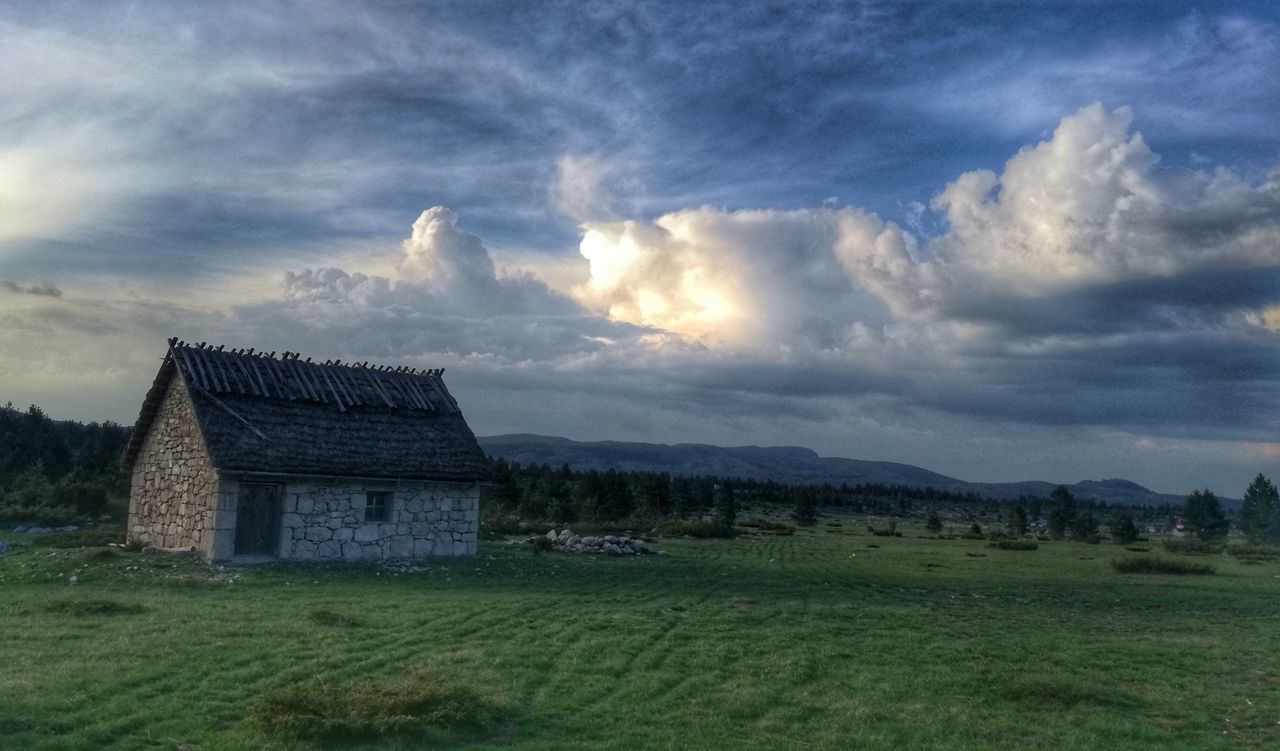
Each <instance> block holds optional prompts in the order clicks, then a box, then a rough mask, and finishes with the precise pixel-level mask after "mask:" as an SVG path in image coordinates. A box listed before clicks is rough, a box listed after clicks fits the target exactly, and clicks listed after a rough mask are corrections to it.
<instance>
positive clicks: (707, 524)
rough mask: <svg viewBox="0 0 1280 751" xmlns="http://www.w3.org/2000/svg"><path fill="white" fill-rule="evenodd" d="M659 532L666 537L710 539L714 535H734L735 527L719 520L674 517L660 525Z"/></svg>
mask: <svg viewBox="0 0 1280 751" xmlns="http://www.w3.org/2000/svg"><path fill="white" fill-rule="evenodd" d="M658 532H659V533H660V534H662V535H664V536H666V537H684V536H686V535H687V536H689V537H696V538H699V539H708V538H712V537H733V536H734V535H735V534H736V532H734V529H733V527H730V526H729V525H727V524H725V523H724V522H719V521H706V520H701V519H672V520H670V521H667V522H665V523H663V524H662V526H660V527H658Z"/></svg>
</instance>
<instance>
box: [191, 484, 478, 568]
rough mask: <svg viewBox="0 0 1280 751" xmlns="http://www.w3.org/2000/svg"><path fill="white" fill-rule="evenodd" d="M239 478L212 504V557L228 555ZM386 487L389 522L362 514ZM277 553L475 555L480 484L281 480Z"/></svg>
mask: <svg viewBox="0 0 1280 751" xmlns="http://www.w3.org/2000/svg"><path fill="white" fill-rule="evenodd" d="M237 488H238V483H236V482H234V481H231V480H225V481H224V482H223V484H222V493H221V497H220V499H219V502H218V520H217V527H218V533H217V534H218V537H219V540H218V543H217V544H216V546H215V552H214V555H213V556H212V557H213V558H214V559H215V560H225V559H229V558H231V557H232V553H233V551H234V537H235V509H236V494H237ZM370 491H388V492H390V493H391V496H390V508H389V510H388V514H387V521H381V522H379V521H369V522H366V521H365V519H364V509H365V500H366V495H367V493H368V492H370ZM283 492H284V498H283V512H282V516H281V520H280V543H279V547H278V549H277V556H278V557H280V558H282V559H295V560H303V559H308V560H309V559H323V560H339V559H345V560H362V559H376V558H424V557H428V556H455V555H475V552H476V539H477V531H478V529H479V520H480V489H479V486H478V485H475V484H464V483H451V482H422V481H400V482H394V481H392V482H375V481H368V482H364V481H358V480H344V479H342V478H315V479H314V480H310V481H301V482H299V481H291V482H288V483H285V484H284V485H283Z"/></svg>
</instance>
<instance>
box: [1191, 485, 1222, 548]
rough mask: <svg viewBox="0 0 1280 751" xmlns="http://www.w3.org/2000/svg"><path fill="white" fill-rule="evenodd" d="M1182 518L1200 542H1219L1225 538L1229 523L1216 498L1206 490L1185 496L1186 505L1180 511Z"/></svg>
mask: <svg viewBox="0 0 1280 751" xmlns="http://www.w3.org/2000/svg"><path fill="white" fill-rule="evenodd" d="M1182 518H1183V519H1184V520H1185V521H1186V523H1187V526H1188V527H1190V528H1191V531H1192V533H1193V534H1195V536H1196V537H1198V538H1200V539H1201V540H1205V541H1211V540H1221V539H1223V538H1225V537H1226V536H1227V531H1228V530H1229V529H1230V528H1231V522H1229V521H1228V520H1227V515H1226V514H1224V513H1223V512H1222V504H1221V503H1219V502H1218V496H1216V495H1214V494H1213V492H1212V491H1210V490H1209V489H1208V488H1205V489H1204V490H1197V491H1195V492H1194V493H1192V494H1191V495H1189V496H1187V504H1186V506H1184V507H1183V509H1182Z"/></svg>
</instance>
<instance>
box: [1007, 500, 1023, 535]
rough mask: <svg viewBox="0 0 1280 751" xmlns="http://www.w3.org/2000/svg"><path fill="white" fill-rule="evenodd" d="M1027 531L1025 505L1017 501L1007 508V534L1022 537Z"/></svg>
mask: <svg viewBox="0 0 1280 751" xmlns="http://www.w3.org/2000/svg"><path fill="white" fill-rule="evenodd" d="M1026 533H1027V507H1026V506H1024V505H1022V502H1021V501H1019V502H1017V503H1015V504H1014V505H1013V508H1011V509H1009V534H1011V535H1013V536H1014V537H1022V536H1023V535H1025V534H1026Z"/></svg>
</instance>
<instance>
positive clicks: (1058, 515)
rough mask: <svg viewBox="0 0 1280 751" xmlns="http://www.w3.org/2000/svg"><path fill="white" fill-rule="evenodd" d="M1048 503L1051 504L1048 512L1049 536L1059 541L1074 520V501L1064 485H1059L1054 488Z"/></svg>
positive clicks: (1073, 497)
mask: <svg viewBox="0 0 1280 751" xmlns="http://www.w3.org/2000/svg"><path fill="white" fill-rule="evenodd" d="M1049 501H1050V502H1051V503H1052V504H1053V505H1052V508H1051V509H1050V510H1049V536H1050V537H1052V538H1053V539H1055V540H1061V539H1062V538H1063V537H1065V536H1066V534H1067V530H1069V529H1070V528H1071V523H1072V522H1074V521H1075V520H1076V499H1075V496H1073V495H1071V491H1070V490H1067V487H1066V486H1065V485H1059V486H1058V487H1056V488H1054V490H1053V493H1052V494H1051V495H1050V496H1049Z"/></svg>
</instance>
